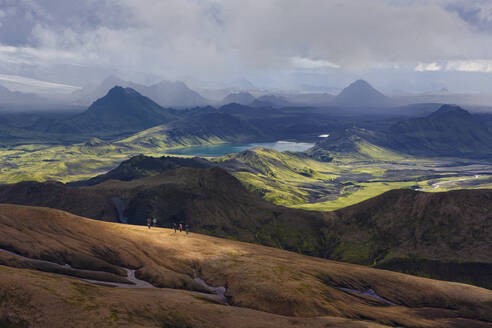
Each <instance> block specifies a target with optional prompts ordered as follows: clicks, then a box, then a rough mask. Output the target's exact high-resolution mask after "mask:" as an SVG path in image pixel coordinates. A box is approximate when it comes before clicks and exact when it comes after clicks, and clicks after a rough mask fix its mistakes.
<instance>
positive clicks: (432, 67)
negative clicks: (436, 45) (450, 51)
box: [415, 63, 442, 72]
mask: <svg viewBox="0 0 492 328" xmlns="http://www.w3.org/2000/svg"><path fill="white" fill-rule="evenodd" d="M441 69H442V66H441V65H439V64H437V63H429V64H424V63H419V64H418V65H417V67H415V70H416V71H417V72H425V71H431V72H435V71H440V70H441Z"/></svg>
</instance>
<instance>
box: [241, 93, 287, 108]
mask: <svg viewBox="0 0 492 328" xmlns="http://www.w3.org/2000/svg"><path fill="white" fill-rule="evenodd" d="M251 106H253V107H274V108H279V107H288V106H292V104H291V103H290V102H289V101H288V100H287V99H286V98H284V97H281V96H276V95H264V96H261V97H258V98H257V99H256V100H255V101H253V102H252V103H251Z"/></svg>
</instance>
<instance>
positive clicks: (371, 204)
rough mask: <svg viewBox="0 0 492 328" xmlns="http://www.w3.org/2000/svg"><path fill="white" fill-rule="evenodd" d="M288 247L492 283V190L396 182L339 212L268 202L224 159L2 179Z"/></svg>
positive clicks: (89, 205)
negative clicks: (132, 176)
mask: <svg viewBox="0 0 492 328" xmlns="http://www.w3.org/2000/svg"><path fill="white" fill-rule="evenodd" d="M114 197H117V198H119V199H121V200H122V201H123V203H124V204H125V213H124V216H125V217H127V218H128V222H130V223H133V224H145V223H146V218H147V217H149V216H152V217H155V218H157V219H158V222H159V223H158V224H159V225H160V226H164V227H170V226H171V225H172V223H173V222H176V223H179V222H183V224H189V225H190V227H191V229H192V231H194V232H200V233H205V234H209V235H214V236H218V237H225V238H229V239H237V240H241V241H246V242H253V243H258V244H263V245H267V246H273V247H278V248H283V249H286V250H291V251H296V252H299V253H302V254H307V255H313V256H317V257H323V258H330V259H335V260H340V261H344V262H351V263H357V264H364V265H369V266H376V267H379V268H385V269H390V270H395V271H400V272H405V273H411V274H416V275H420V276H425V277H432V278H436V279H441V280H450V281H458V282H465V283H470V284H475V285H478V286H483V287H487V288H490V289H492V277H491V275H490V272H491V271H492V237H491V236H492V214H491V211H492V206H491V205H490V204H491V202H490V200H491V199H492V191H490V190H463V191H452V192H447V193H424V192H415V191H411V190H394V191H390V192H387V193H385V194H383V195H380V196H378V197H375V198H373V199H370V200H368V201H365V202H362V203H360V204H357V205H354V206H351V207H348V208H345V209H342V210H339V211H336V212H331V213H320V212H313V211H302V210H296V209H289V208H285V207H281V206H277V205H273V204H270V203H268V202H266V201H265V200H263V199H262V198H260V197H259V196H258V195H256V194H254V193H251V192H249V191H248V190H246V189H245V188H244V187H243V186H242V185H241V183H240V182H239V181H238V180H237V179H236V178H234V177H233V176H231V175H230V174H228V173H227V172H226V171H224V170H222V169H220V168H208V169H198V168H180V169H176V170H170V171H167V172H164V173H161V174H159V175H155V176H151V177H145V178H141V179H136V180H132V181H126V182H125V181H119V180H108V181H105V182H103V183H101V184H98V185H94V186H91V187H69V186H66V185H63V184H59V183H34V182H23V183H19V184H15V185H3V186H0V202H4V203H15V204H25V205H36V206H47V207H51V208H58V209H62V210H66V211H69V212H71V213H74V214H77V215H81V216H85V217H90V218H94V219H103V220H106V221H117V220H118V219H117V218H118V214H117V212H116V210H115V208H114V204H113V200H112V199H113V198H114Z"/></svg>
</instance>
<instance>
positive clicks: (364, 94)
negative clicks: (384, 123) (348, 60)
mask: <svg viewBox="0 0 492 328" xmlns="http://www.w3.org/2000/svg"><path fill="white" fill-rule="evenodd" d="M388 102H389V99H388V97H386V96H385V95H383V94H382V93H381V92H379V91H378V90H376V89H374V88H373V87H372V86H371V85H370V84H369V83H367V82H366V81H364V80H357V81H355V82H353V83H352V84H350V85H349V86H348V87H346V88H345V89H343V90H342V92H340V94H338V95H337V96H336V97H335V99H334V103H335V104H336V105H340V106H348V107H363V106H369V107H375V106H386V105H388Z"/></svg>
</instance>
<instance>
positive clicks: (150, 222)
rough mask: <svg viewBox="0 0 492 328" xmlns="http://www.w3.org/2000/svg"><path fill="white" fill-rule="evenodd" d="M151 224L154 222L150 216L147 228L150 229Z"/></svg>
mask: <svg viewBox="0 0 492 328" xmlns="http://www.w3.org/2000/svg"><path fill="white" fill-rule="evenodd" d="M151 224H152V219H151V218H150V217H149V218H147V228H149V229H150V225H151Z"/></svg>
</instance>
